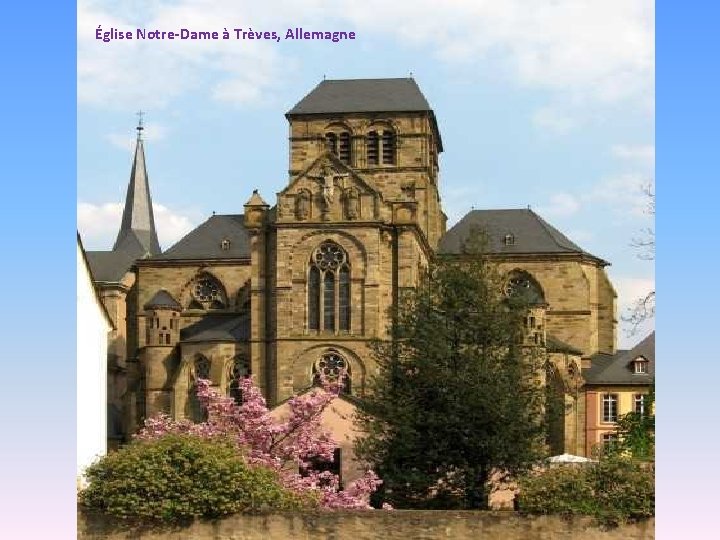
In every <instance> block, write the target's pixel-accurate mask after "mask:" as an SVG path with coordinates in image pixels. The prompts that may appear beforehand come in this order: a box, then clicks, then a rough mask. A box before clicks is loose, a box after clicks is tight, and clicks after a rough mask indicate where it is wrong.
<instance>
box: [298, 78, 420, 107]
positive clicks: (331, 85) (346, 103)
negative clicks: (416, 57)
mask: <svg viewBox="0 0 720 540" xmlns="http://www.w3.org/2000/svg"><path fill="white" fill-rule="evenodd" d="M402 111H432V109H431V108H430V105H429V104H428V102H427V100H426V99H425V96H424V95H423V94H422V92H421V91H420V88H419V87H418V85H417V83H416V82H415V79H409V78H408V79H348V80H325V81H322V82H321V83H320V84H318V85H317V86H316V87H315V88H314V89H313V90H312V91H311V92H310V93H309V94H308V95H306V96H305V97H304V98H302V99H301V100H300V101H299V102H298V104H297V105H295V106H294V107H293V108H292V109H290V110H289V111H288V113H287V114H288V116H289V115H294V114H322V113H350V112H402Z"/></svg>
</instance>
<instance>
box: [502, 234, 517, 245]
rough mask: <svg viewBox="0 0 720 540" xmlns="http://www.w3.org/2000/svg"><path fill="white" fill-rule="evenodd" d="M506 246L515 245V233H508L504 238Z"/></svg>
mask: <svg viewBox="0 0 720 540" xmlns="http://www.w3.org/2000/svg"><path fill="white" fill-rule="evenodd" d="M503 241H504V242H505V245H506V246H514V245H515V235H514V234H512V233H508V234H506V235H505V238H504V239H503Z"/></svg>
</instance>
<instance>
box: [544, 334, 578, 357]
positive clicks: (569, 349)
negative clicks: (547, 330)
mask: <svg viewBox="0 0 720 540" xmlns="http://www.w3.org/2000/svg"><path fill="white" fill-rule="evenodd" d="M545 349H546V350H547V351H548V352H564V353H569V354H574V355H578V356H582V351H581V350H580V349H578V348H576V347H573V346H572V345H570V344H568V343H565V342H564V341H562V340H560V339H558V338H556V337H555V336H552V335H550V334H548V335H547V336H545Z"/></svg>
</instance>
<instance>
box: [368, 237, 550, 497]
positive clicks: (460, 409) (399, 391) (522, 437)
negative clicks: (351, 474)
mask: <svg viewBox="0 0 720 540" xmlns="http://www.w3.org/2000/svg"><path fill="white" fill-rule="evenodd" d="M468 251H469V253H468V254H467V255H466V256H465V257H462V258H460V260H452V261H449V260H440V261H436V262H435V263H433V264H432V265H431V267H430V269H429V272H428V276H427V278H426V279H425V280H424V282H423V283H421V285H420V286H419V287H418V288H416V289H413V290H410V291H407V292H406V293H405V295H404V297H403V298H402V299H401V302H400V305H399V309H398V312H397V313H396V314H395V317H394V319H395V324H394V325H393V329H392V331H393V338H394V339H393V340H391V342H389V343H388V342H383V343H377V344H376V346H375V356H376V361H377V363H378V367H379V371H378V373H377V375H376V376H375V377H374V378H373V379H372V380H371V388H370V392H369V396H368V397H367V398H366V400H365V405H364V407H363V413H361V418H360V420H361V423H362V425H363V428H364V430H365V433H366V436H365V437H364V438H363V439H361V440H360V441H359V442H358V444H357V452H358V454H359V455H360V457H361V458H363V459H364V460H365V461H367V462H368V463H370V464H372V467H373V468H374V469H375V470H376V471H377V472H378V474H379V475H380V477H381V478H382V479H383V484H382V486H381V487H380V490H379V491H378V492H377V494H376V496H375V500H374V503H375V504H376V505H379V504H382V503H390V504H391V505H393V506H395V507H399V508H403V507H404V508H412V507H419V508H479V507H485V506H486V503H487V498H486V493H485V484H486V481H487V479H488V475H489V474H490V472H491V470H492V469H493V468H501V469H506V470H508V471H510V472H519V471H521V470H524V469H526V468H527V467H528V466H529V465H530V464H531V463H532V462H534V461H535V460H536V459H537V458H538V457H540V456H541V454H542V452H543V451H544V447H543V438H544V435H545V424H544V412H545V411H544V402H545V390H544V368H545V362H544V355H541V354H540V350H539V349H538V348H537V347H529V346H525V345H524V344H523V336H524V334H523V328H524V319H525V317H526V316H527V310H528V304H527V302H526V300H525V299H524V298H523V297H522V295H521V294H518V295H511V296H510V297H509V298H508V297H506V296H505V295H504V294H503V287H502V281H501V279H500V276H499V275H498V274H497V273H496V272H495V271H494V269H493V266H492V264H491V263H489V262H488V261H487V259H486V257H485V256H483V255H482V254H481V253H479V252H478V250H468Z"/></svg>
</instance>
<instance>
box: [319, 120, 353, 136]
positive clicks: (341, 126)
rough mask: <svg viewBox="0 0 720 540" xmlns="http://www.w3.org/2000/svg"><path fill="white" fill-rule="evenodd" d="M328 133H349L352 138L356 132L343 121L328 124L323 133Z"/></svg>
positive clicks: (333, 121)
mask: <svg viewBox="0 0 720 540" xmlns="http://www.w3.org/2000/svg"><path fill="white" fill-rule="evenodd" d="M328 131H334V132H336V133H339V132H341V131H347V132H348V133H349V134H350V136H353V135H355V130H354V129H353V128H352V126H351V125H350V124H348V123H347V122H343V121H342V120H332V121H330V122H328V123H327V124H326V125H325V127H324V128H323V133H326V132H328Z"/></svg>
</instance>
